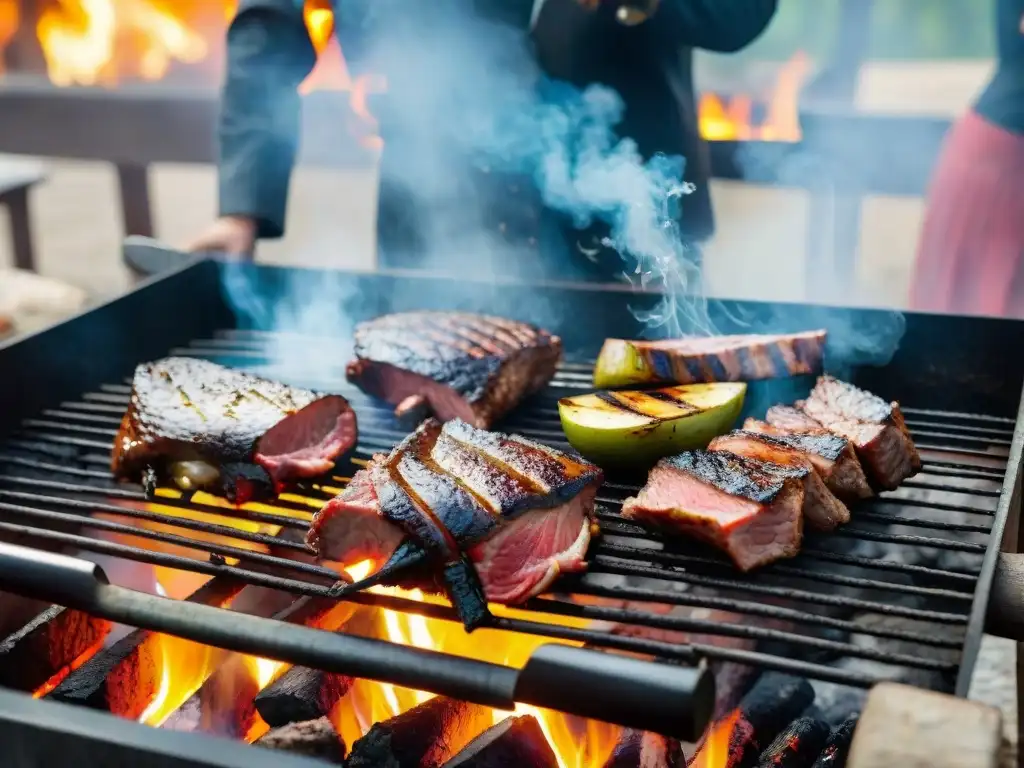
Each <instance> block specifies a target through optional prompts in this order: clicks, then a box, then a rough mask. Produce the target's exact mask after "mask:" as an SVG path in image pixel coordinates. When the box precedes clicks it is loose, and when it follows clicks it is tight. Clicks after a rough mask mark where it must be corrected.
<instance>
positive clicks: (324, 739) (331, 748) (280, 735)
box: [253, 717, 345, 765]
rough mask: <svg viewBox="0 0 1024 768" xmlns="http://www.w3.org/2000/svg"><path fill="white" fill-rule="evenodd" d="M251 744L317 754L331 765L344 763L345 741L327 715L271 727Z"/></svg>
mask: <svg viewBox="0 0 1024 768" xmlns="http://www.w3.org/2000/svg"><path fill="white" fill-rule="evenodd" d="M253 744H255V745H256V746H257V747H264V748H265V749H276V750H280V751H282V752H292V753H294V754H297V755H305V756H306V757H315V758H319V759H320V760H325V761H326V762H328V763H330V764H331V765H344V764H345V742H344V741H342V740H341V736H339V735H338V732H337V731H335V730H334V726H333V725H331V721H330V720H328V719H327V718H326V717H321V718H318V719H316V720H308V721H306V722H303V723H289V724H288V725H286V726H283V727H281V728H274V729H273V730H270V731H267V732H266V733H265V734H264V735H263V736H261V737H260V738H259V739H257V740H256V741H254V742H253Z"/></svg>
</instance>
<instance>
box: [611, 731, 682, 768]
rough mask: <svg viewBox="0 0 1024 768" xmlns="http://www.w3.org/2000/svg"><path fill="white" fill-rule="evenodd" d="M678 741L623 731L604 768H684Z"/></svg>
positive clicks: (653, 734) (657, 735) (644, 733)
mask: <svg viewBox="0 0 1024 768" xmlns="http://www.w3.org/2000/svg"><path fill="white" fill-rule="evenodd" d="M685 766H686V755H684V754H683V748H682V746H681V745H680V743H679V742H678V741H676V740H675V739H670V738H668V737H666V736H660V735H659V734H656V733H648V732H646V731H634V730H629V729H627V730H624V731H623V732H622V735H621V736H619V740H618V741H617V742H616V744H615V749H613V750H612V754H611V757H609V758H608V761H607V762H606V763H605V764H604V768H685Z"/></svg>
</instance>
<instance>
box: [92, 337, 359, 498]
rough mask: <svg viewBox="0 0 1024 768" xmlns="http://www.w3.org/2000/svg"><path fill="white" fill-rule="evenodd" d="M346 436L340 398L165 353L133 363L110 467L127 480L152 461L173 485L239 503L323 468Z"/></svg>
mask: <svg viewBox="0 0 1024 768" xmlns="http://www.w3.org/2000/svg"><path fill="white" fill-rule="evenodd" d="M355 441H356V416H355V413H353V411H352V409H351V408H350V407H349V405H348V402H347V401H346V400H345V398H343V397H339V396H338V395H319V394H317V393H315V392H310V391H309V390H306V389H298V388H297V387H289V386H287V385H285V384H280V383H278V382H275V381H270V380H268V379H263V378H260V377H258V376H253V375H252V374H249V373H245V372H243V371H238V370H233V369H231V368H225V367H223V366H220V365H216V364H214V363H211V362H208V361H206V360H197V359H193V358H188V357H168V358H166V359H164V360H159V361H157V362H155V363H145V364H143V365H140V366H138V367H137V368H136V369H135V377H134V378H133V380H132V394H131V401H130V403H129V405H128V410H127V412H126V413H125V415H124V418H123V419H122V420H121V427H120V429H119V430H118V433H117V437H116V438H115V440H114V449H113V453H112V455H111V469H112V470H113V472H114V474H115V475H117V476H118V477H123V478H127V479H130V480H136V481H138V480H140V479H141V478H143V476H144V475H148V474H151V473H150V472H149V471H148V470H150V469H152V470H153V471H154V472H155V474H156V476H157V477H159V478H160V479H170V480H173V481H174V482H175V483H176V484H177V485H178V486H179V487H180V488H181V489H182V490H185V491H194V490H197V489H199V488H219V489H221V490H222V491H224V492H225V493H227V494H228V495H229V497H232V498H234V499H236V500H238V501H240V502H241V501H244V500H246V499H247V498H250V497H252V496H253V495H254V494H258V492H259V491H260V490H263V491H266V492H267V493H269V492H272V491H273V490H275V489H280V487H281V486H282V485H283V484H284V483H287V482H289V481H292V480H295V479H298V478H305V477H315V476H317V475H320V474H323V473H324V472H326V471H328V470H330V469H331V468H332V467H333V466H334V462H335V460H336V459H337V458H338V457H339V456H341V455H342V454H343V453H345V452H346V451H347V450H349V448H351V447H352V446H353V445H354V444H355Z"/></svg>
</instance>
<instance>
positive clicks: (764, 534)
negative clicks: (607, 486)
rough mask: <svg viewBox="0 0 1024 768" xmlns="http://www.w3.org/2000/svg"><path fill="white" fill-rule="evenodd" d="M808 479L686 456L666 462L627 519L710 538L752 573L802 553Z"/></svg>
mask: <svg viewBox="0 0 1024 768" xmlns="http://www.w3.org/2000/svg"><path fill="white" fill-rule="evenodd" d="M809 474H811V473H810V471H809V470H808V469H806V468H804V467H782V466H778V465H774V464H767V463H765V462H761V461H757V460H755V459H749V458H746V457H743V456H736V455H735V454H731V453H727V452H725V451H687V452H685V453H681V454H679V455H677V456H671V457H669V458H666V459H662V460H661V461H659V462H658V463H657V464H656V465H655V467H654V468H653V469H652V470H651V472H650V475H649V476H648V478H647V483H646V484H645V485H644V487H643V488H641V489H640V492H639V493H638V494H637V495H636V496H635V497H631V498H629V499H626V501H625V502H624V503H623V506H622V514H623V516H624V517H626V518H629V519H632V520H638V521H641V522H645V523H649V524H652V525H655V526H658V527H661V528H662V529H665V530H668V531H674V532H677V533H682V534H684V535H687V536H692V537H694V538H697V539H700V540H703V541H706V542H708V543H710V544H712V545H714V546H716V547H718V548H720V549H722V550H723V551H725V552H726V553H727V554H728V555H729V556H730V557H731V558H732V560H733V562H734V563H735V564H736V566H737V567H738V568H739V569H740V570H743V571H748V570H750V569H752V568H756V567H758V566H760V565H764V564H766V563H770V562H774V561H775V560H779V559H782V558H786V557H793V556H794V555H796V554H797V553H798V552H799V551H800V543H801V541H802V539H803V520H804V516H803V512H802V509H803V506H804V495H805V487H806V483H805V481H806V478H807V476H808V475H809Z"/></svg>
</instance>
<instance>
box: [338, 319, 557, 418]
mask: <svg viewBox="0 0 1024 768" xmlns="http://www.w3.org/2000/svg"><path fill="white" fill-rule="evenodd" d="M355 355H356V359H355V360H353V361H352V362H351V363H349V365H348V368H347V371H346V374H347V376H348V380H349V381H350V382H352V383H353V384H355V385H356V386H357V387H359V388H360V389H361V390H363V391H364V392H366V393H367V394H369V395H372V396H374V397H379V398H381V399H383V400H386V401H387V402H389V403H391V404H392V405H396V406H399V407H400V410H401V411H403V412H405V411H415V410H416V407H417V405H418V404H420V403H422V404H425V405H427V406H428V407H429V410H430V411H432V412H433V414H434V415H435V416H437V418H438V419H440V420H441V421H449V420H451V419H456V418H458V419H462V420H463V421H465V422H467V423H469V424H472V425H473V426H475V427H479V428H481V429H486V428H488V427H490V426H491V425H492V424H493V423H494V422H495V421H496V420H498V419H499V418H501V417H502V416H503V415H505V414H506V413H508V411H510V410H511V409H512V408H514V407H515V406H516V405H517V404H518V403H519V402H520V401H521V400H522V399H523V398H524V397H526V396H527V395H531V394H533V393H535V392H538V391H540V390H541V389H543V388H544V387H545V386H547V384H548V382H549V381H551V379H552V377H554V375H555V370H556V368H557V367H558V363H559V361H560V360H561V358H562V343H561V340H560V339H559V338H558V337H557V336H552V335H551V334H550V333H548V332H547V331H544V330H541V329H540V328H536V327H534V326H532V325H528V324H526V323H520V322H516V321H514V320H505V319H502V318H500V317H488V316H485V315H472V314H466V313H462V312H404V313H399V314H393V315H385V316H384V317H379V318H377V319H376V320H371V321H369V322H366V323H361V324H360V325H359V326H358V327H357V328H356V334H355Z"/></svg>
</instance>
